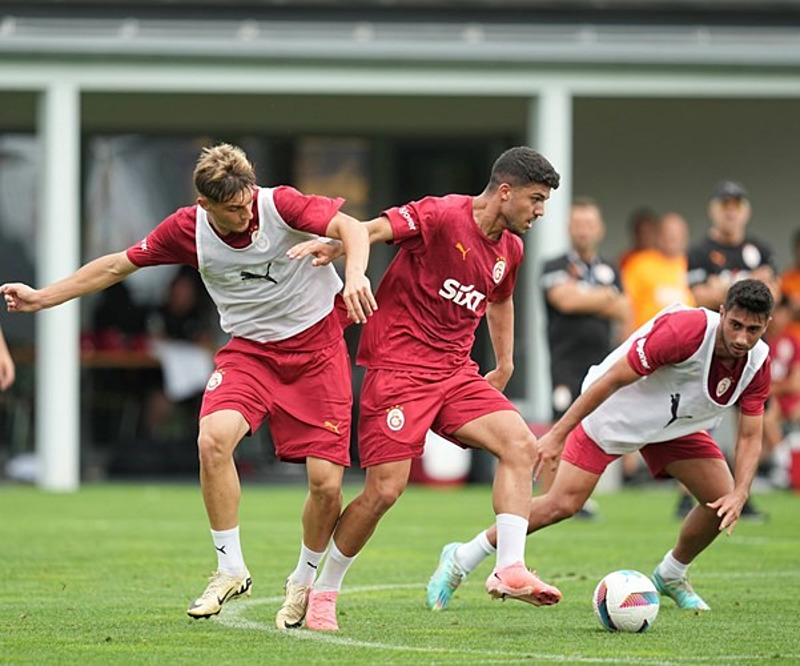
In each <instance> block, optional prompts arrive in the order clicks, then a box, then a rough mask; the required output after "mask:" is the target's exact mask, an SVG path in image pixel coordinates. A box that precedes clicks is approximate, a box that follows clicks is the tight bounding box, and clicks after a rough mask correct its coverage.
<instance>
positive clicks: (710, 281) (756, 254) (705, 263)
mask: <svg viewBox="0 0 800 666" xmlns="http://www.w3.org/2000/svg"><path fill="white" fill-rule="evenodd" d="M751 215H752V207H751V205H750V200H749V199H748V195H747V191H746V190H745V189H744V187H742V185H741V184H740V183H737V182H735V181H732V180H724V181H722V182H720V183H719V184H718V185H717V189H716V190H715V191H714V194H713V196H712V197H711V201H710V202H709V204H708V217H709V219H710V220H711V229H709V231H708V235H707V236H706V237H705V238H704V239H703V240H702V241H700V242H699V243H696V244H695V245H692V247H691V248H690V249H689V257H688V260H689V287H690V288H691V290H692V294H694V298H695V300H696V301H697V304H698V305H701V306H703V307H706V308H709V309H711V310H718V309H719V306H720V305H721V304H722V303H723V302H724V300H725V294H726V293H727V290H728V287H729V286H730V285H731V284H732V283H733V282H736V281H737V280H741V279H743V278H747V277H750V278H755V279H758V280H762V281H764V282H766V284H767V286H769V288H770V290H771V291H772V293H773V296H777V294H778V291H779V290H778V280H777V275H778V266H777V263H776V261H775V255H774V254H773V252H772V249H771V248H770V247H769V246H768V245H767V244H766V243H764V242H762V241H760V240H758V239H757V238H755V237H754V236H750V235H748V234H747V224H748V222H749V221H750V217H751Z"/></svg>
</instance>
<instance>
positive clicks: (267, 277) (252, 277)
mask: <svg viewBox="0 0 800 666" xmlns="http://www.w3.org/2000/svg"><path fill="white" fill-rule="evenodd" d="M271 269H272V262H269V263H268V264H267V272H266V273H265V274H264V275H259V274H258V273H251V272H250V271H242V272H241V273H240V275H241V277H242V280H243V281H244V280H266V281H267V282H272V284H278V281H277V280H276V279H275V278H274V277H272V276H270V274H269V272H270V270H271Z"/></svg>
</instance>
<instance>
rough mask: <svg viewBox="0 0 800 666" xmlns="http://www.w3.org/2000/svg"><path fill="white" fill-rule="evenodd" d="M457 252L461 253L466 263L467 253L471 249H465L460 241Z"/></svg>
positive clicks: (457, 244)
mask: <svg viewBox="0 0 800 666" xmlns="http://www.w3.org/2000/svg"><path fill="white" fill-rule="evenodd" d="M456 250H458V251H459V252H460V253H461V258H462V259H463V260H464V261H466V260H467V252H469V250H470V248H468V247H467V248H465V247H464V246H463V245H462V244H461V242H460V241H459V242H458V243H456Z"/></svg>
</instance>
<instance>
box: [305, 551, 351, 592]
mask: <svg viewBox="0 0 800 666" xmlns="http://www.w3.org/2000/svg"><path fill="white" fill-rule="evenodd" d="M355 559H356V556H355V555H353V557H347V556H346V555H342V552H341V551H340V550H339V549H338V548H337V547H336V542H334V541H333V540H331V545H330V547H329V548H328V557H326V558H325V564H324V565H323V566H322V572H321V573H320V575H319V578H318V579H317V582H316V583H315V584H314V590H316V591H317V592H338V591H339V590H341V589H342V581H343V580H344V575H345V574H346V573H347V570H348V569H349V568H350V565H351V564H352V563H353V561H354V560H355Z"/></svg>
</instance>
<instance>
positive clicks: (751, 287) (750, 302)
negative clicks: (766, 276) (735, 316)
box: [725, 279, 775, 318]
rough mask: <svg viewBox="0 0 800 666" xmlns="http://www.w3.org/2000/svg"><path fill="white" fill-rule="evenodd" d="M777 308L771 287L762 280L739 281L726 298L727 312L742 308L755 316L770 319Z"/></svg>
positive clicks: (732, 286) (729, 290)
mask: <svg viewBox="0 0 800 666" xmlns="http://www.w3.org/2000/svg"><path fill="white" fill-rule="evenodd" d="M774 307H775V299H774V298H773V297H772V292H771V291H770V290H769V287H768V286H767V285H766V284H764V283H763V282H762V281H761V280H753V279H748V280H739V282H734V283H733V284H732V285H731V287H730V289H728V295H727V296H726V297H725V311H726V312H729V311H730V310H732V309H733V308H741V309H742V310H747V311H748V312H750V313H752V314H755V315H764V317H766V318H769V317H770V315H771V314H772V310H773V309H774Z"/></svg>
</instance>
